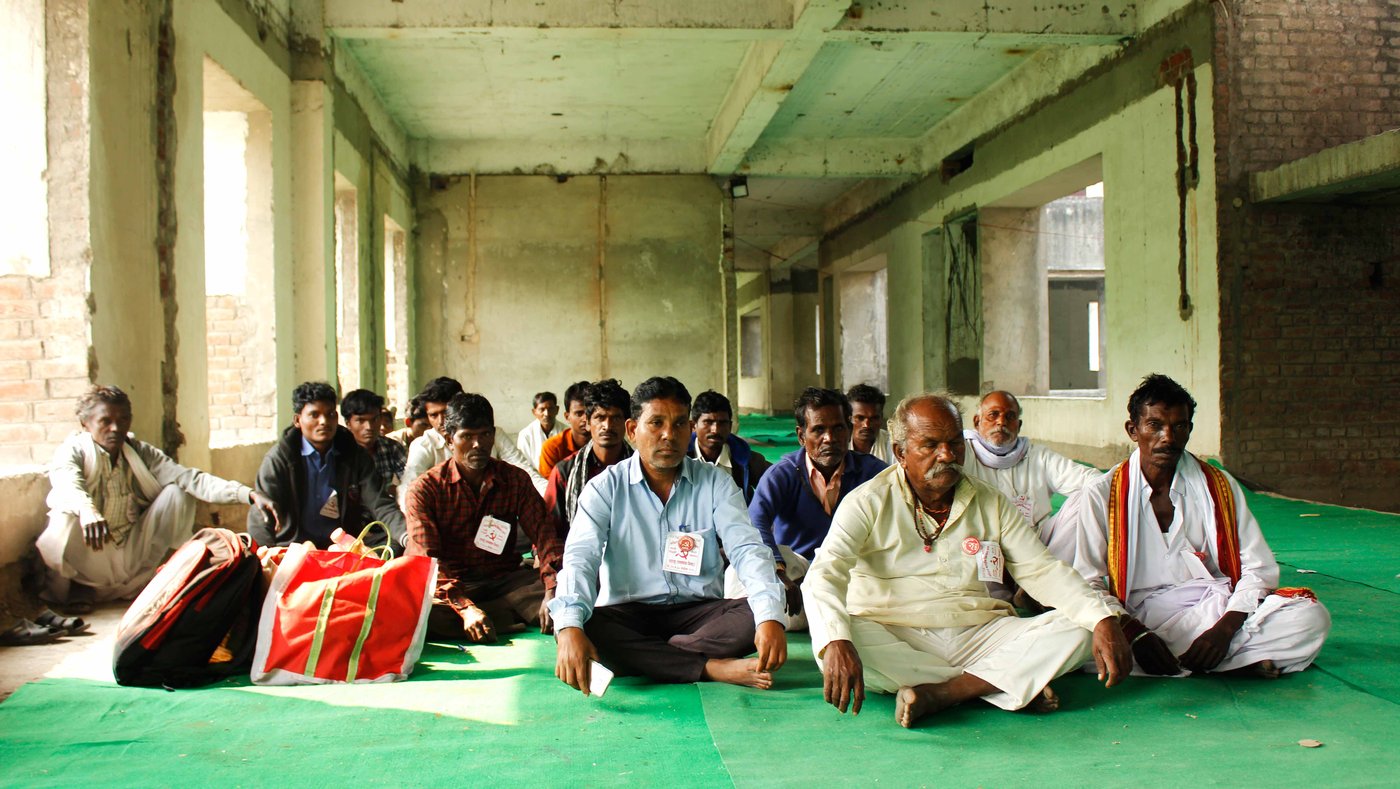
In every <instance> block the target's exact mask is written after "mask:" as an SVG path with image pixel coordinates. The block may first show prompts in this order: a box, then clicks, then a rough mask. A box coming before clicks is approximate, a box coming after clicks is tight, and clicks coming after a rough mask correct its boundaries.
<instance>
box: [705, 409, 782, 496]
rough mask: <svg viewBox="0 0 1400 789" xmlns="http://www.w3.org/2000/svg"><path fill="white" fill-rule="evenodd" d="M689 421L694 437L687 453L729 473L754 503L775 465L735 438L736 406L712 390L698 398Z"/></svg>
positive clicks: (747, 443) (742, 440)
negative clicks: (693, 429) (759, 488)
mask: <svg viewBox="0 0 1400 789" xmlns="http://www.w3.org/2000/svg"><path fill="white" fill-rule="evenodd" d="M690 418H691V420H692V421H694V422H695V434H694V435H692V436H691V437H690V449H689V450H688V451H687V452H686V454H687V455H689V456H690V457H693V458H695V459H696V460H703V461H705V462H706V463H709V464H710V465H712V466H719V467H720V468H722V469H724V470H725V471H728V472H729V475H730V476H732V477H733V478H734V484H735V485H738V486H739V490H741V491H743V492H744V503H745V504H747V503H749V502H751V501H753V493H754V490H755V489H756V488H757V487H758V481H759V479H761V478H762V477H763V472H765V471H767V470H768V467H769V466H771V465H772V464H771V463H769V462H768V459H767V458H765V457H764V456H762V455H760V454H758V453H757V452H755V451H753V448H752V447H750V446H749V442H747V441H745V440H744V439H742V438H739V437H738V436H736V435H734V407H733V406H732V405H730V404H729V398H728V397H725V396H724V395H722V394H720V393H719V392H716V391H714V390H712V389H711V390H707V391H704V392H701V393H700V394H698V395H696V396H695V405H693V406H691V408H690Z"/></svg>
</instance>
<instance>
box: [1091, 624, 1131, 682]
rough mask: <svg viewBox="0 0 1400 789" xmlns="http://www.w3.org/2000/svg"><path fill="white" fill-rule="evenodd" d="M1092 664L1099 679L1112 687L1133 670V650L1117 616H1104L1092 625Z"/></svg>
mask: <svg viewBox="0 0 1400 789" xmlns="http://www.w3.org/2000/svg"><path fill="white" fill-rule="evenodd" d="M1094 665H1095V666H1097V667H1098V669H1099V681H1100V682H1103V683H1104V686H1105V687H1109V688H1111V687H1113V686H1114V685H1117V684H1118V683H1119V682H1121V681H1122V679H1123V677H1126V676H1127V675H1128V674H1129V673H1130V672H1132V670H1133V650H1132V647H1130V646H1128V637H1127V636H1125V635H1123V628H1122V627H1121V626H1120V625H1119V624H1118V618H1117V617H1112V616H1109V617H1104V618H1103V619H1101V620H1099V623H1098V624H1097V625H1095V626H1094Z"/></svg>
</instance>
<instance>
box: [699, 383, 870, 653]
mask: <svg viewBox="0 0 1400 789" xmlns="http://www.w3.org/2000/svg"><path fill="white" fill-rule="evenodd" d="M793 416H794V417H796V419H797V439H798V441H800V442H801V443H802V448H801V449H799V450H797V451H795V452H791V453H789V454H787V455H784V456H783V457H782V459H780V460H779V461H778V462H777V463H774V464H773V466H772V468H770V469H768V471H767V472H766V473H765V474H764V475H763V478H762V479H760V480H759V482H758V489H757V490H756V491H755V492H754V497H753V501H752V502H751V503H750V504H749V518H750V520H752V521H753V525H754V527H755V528H757V529H758V533H759V534H760V535H761V536H762V537H763V541H764V543H766V544H767V545H768V547H769V549H770V550H772V551H773V561H774V562H775V564H776V567H777V571H778V580H779V581H782V582H783V586H784V587H786V589H787V592H788V615H789V617H790V618H791V617H797V616H798V614H799V613H800V612H801V610H802V594H801V589H800V584H801V580H802V577H803V576H804V575H805V574H806V572H807V565H808V563H810V562H811V560H812V557H813V556H814V555H816V552H817V547H818V546H820V545H821V544H822V540H823V539H825V538H826V533H827V531H829V530H830V529H831V515H832V513H834V512H836V506H837V505H838V504H840V503H841V500H842V499H844V498H845V497H846V494H848V493H850V492H851V491H852V490H854V489H855V488H856V487H857V486H859V485H860V484H861V483H863V482H865V481H866V480H868V479H870V478H871V477H873V476H875V475H876V474H878V473H880V472H881V471H883V470H884V469H885V465H886V464H885V462H884V461H882V460H880V459H879V458H876V457H875V456H873V455H867V454H865V453H864V452H856V451H854V450H851V449H850V448H849V447H850V444H851V402H850V401H849V400H847V399H846V396H845V395H843V394H841V393H840V392H838V391H836V390H834V389H818V388H816V387H808V388H807V389H804V390H803V391H802V394H801V395H799V396H798V398H797V402H796V403H794V404H793ZM736 582H737V579H736ZM725 592H726V595H729V594H730V593H731V592H738V594H737V595H734V596H741V595H742V588H739V589H735V588H733V587H731V586H726V590H725ZM805 624H806V623H805V620H804V619H796V620H794V621H793V622H790V623H789V625H788V629H789V630H792V629H794V626H797V627H803V626H805Z"/></svg>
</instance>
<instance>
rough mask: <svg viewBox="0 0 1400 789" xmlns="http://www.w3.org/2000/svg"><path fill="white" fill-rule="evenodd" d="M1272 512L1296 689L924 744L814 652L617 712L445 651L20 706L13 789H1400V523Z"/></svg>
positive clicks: (3, 714) (510, 658) (1059, 719)
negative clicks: (332, 676)
mask: <svg viewBox="0 0 1400 789" xmlns="http://www.w3.org/2000/svg"><path fill="white" fill-rule="evenodd" d="M746 432H748V431H747V430H746ZM1249 499H1250V503H1251V506H1252V507H1253V508H1254V511H1255V512H1256V514H1258V516H1259V517H1260V520H1261V521H1262V522H1263V523H1264V526H1265V531H1266V534H1267V535H1268V537H1269V539H1270V542H1271V544H1272V546H1273V547H1274V549H1275V551H1276V552H1277V553H1278V556H1279V561H1280V562H1281V563H1282V564H1283V573H1284V580H1283V583H1284V584H1291V583H1292V584H1296V583H1303V584H1306V585H1309V586H1312V587H1313V588H1314V589H1315V590H1317V592H1318V594H1319V596H1320V597H1321V598H1322V599H1323V600H1324V601H1325V602H1326V603H1327V604H1328V606H1329V608H1330V609H1331V611H1332V615H1333V620H1334V624H1333V632H1332V637H1331V639H1330V640H1329V641H1328V644H1327V646H1326V648H1325V649H1324V650H1323V653H1322V655H1321V657H1320V658H1319V660H1318V663H1317V665H1316V666H1314V667H1313V668H1312V669H1310V670H1308V671H1306V672H1303V673H1301V674H1294V675H1290V676H1287V677H1284V678H1283V679H1281V680H1279V681H1277V682H1265V681H1259V680H1246V679H1224V678H1215V677H1210V678H1200V679H1185V680H1165V679H1132V680H1129V681H1128V682H1126V683H1125V684H1124V685H1122V686H1120V687H1118V688H1115V689H1113V690H1104V689H1103V688H1102V687H1100V686H1099V685H1097V684H1096V683H1095V682H1094V681H1093V678H1092V677H1088V676H1083V675H1075V676H1070V677H1066V678H1063V679H1061V680H1059V681H1058V682H1057V683H1056V687H1057V689H1058V690H1059V692H1060V694H1061V696H1062V697H1063V699H1064V707H1063V708H1062V709H1061V711H1060V712H1058V713H1056V714H1054V715H1050V716H1034V715H1027V714H1016V713H1007V712H1003V711H1001V710H998V709H995V708H992V707H990V706H989V705H985V704H972V705H968V706H965V707H963V708H960V709H957V710H953V711H950V712H947V713H945V714H943V715H942V716H940V717H938V718H937V719H935V720H930V721H928V723H927V725H925V726H924V727H922V728H920V729H917V730H914V731H905V730H902V729H900V728H899V727H897V726H895V725H894V723H893V721H892V715H893V708H894V705H893V701H892V699H891V698H890V697H888V696H872V697H871V698H870V699H869V700H868V701H867V703H866V708H865V711H864V712H862V713H861V715H860V716H858V717H852V716H850V715H846V716H841V715H840V714H838V713H837V712H836V711H835V710H834V709H832V708H831V707H828V706H825V705H824V704H823V703H822V701H821V689H820V677H819V674H818V672H817V670H816V668H815V665H814V664H813V662H812V658H811V653H810V649H809V642H808V640H807V638H806V636H805V635H803V634H795V635H794V636H793V638H792V658H793V659H792V662H791V663H790V664H789V665H788V666H787V667H786V668H784V669H783V670H782V671H781V672H779V674H778V675H777V685H776V687H775V688H774V689H772V690H770V691H767V692H758V691H752V690H747V689H742V688H734V687H729V686H722V685H712V684H704V685H698V686H697V685H690V686H683V687H674V686H672V687H665V686H654V685H644V684H642V683H641V682H640V681H639V680H635V679H620V680H618V681H617V682H616V683H615V684H614V686H613V688H612V689H611V690H609V692H608V694H607V696H606V697H605V698H603V699H585V698H584V697H582V696H581V695H579V694H577V693H575V692H573V691H571V690H569V689H567V688H566V687H565V686H564V685H562V684H561V683H559V682H558V681H557V680H555V679H554V676H553V657H554V648H553V645H552V642H551V641H550V640H548V639H546V638H543V637H540V636H538V635H532V636H523V637H516V638H515V639H514V640H513V641H512V642H511V643H510V644H508V645H505V646H495V647H475V648H472V649H471V652H470V653H469V654H464V653H462V652H459V651H457V650H455V649H450V648H447V647H443V646H436V645H429V646H428V647H427V648H426V649H425V650H424V655H423V661H422V663H421V664H420V667H419V670H418V672H417V673H416V674H415V675H414V677H413V678H412V680H410V681H409V682H406V683H399V684H395V685H382V686H355V687H315V688H293V689H261V688H253V687H250V686H249V685H248V684H247V682H246V681H239V682H228V683H225V684H222V685H218V686H215V687H212V688H208V689H203V690H195V691H182V692H178V693H167V692H165V691H160V690H138V689H127V688H120V687H117V686H115V685H112V684H107V683H97V682H89V681H78V680H60V679H49V680H43V681H40V682H35V683H31V684H29V685H26V686H24V687H23V688H21V689H20V690H19V691H17V692H16V693H15V694H14V695H13V696H11V697H10V698H9V699H8V700H7V701H5V702H3V703H0V765H3V766H0V784H3V785H6V786H44V785H53V786H74V785H80V784H99V783H100V784H102V785H111V786H154V785H173V786H205V785H227V786H250V785H251V786H297V785H312V786H314V785H316V784H318V783H323V784H324V783H334V784H345V785H412V786H417V785H426V786H446V785H491V786H495V785H513V786H536V785H543V786H613V785H635V786H665V785H669V786H686V787H689V786H739V787H750V786H780V785H792V786H796V785H819V786H827V785H833V784H845V785H860V786H870V785H881V786H885V785H888V786H915V785H932V786H952V787H961V786H998V787H1000V786H1108V785H1112V786H1144V787H1148V786H1150V787H1159V786H1307V785H1313V786H1327V787H1334V786H1394V785H1396V784H1397V783H1400V756H1397V754H1396V751H1397V749H1396V744H1395V742H1394V741H1395V738H1396V735H1397V733H1400V680H1397V679H1396V658H1395V656H1396V655H1397V648H1398V647H1400V615H1397V613H1396V610H1395V609H1396V602H1397V596H1396V595H1397V592H1400V588H1398V587H1397V579H1396V577H1395V573H1396V572H1397V571H1400V516H1393V515H1382V514H1377V513H1373V512H1364V511H1355V510H1344V509H1340V508H1336V507H1326V506H1320V505H1312V504H1306V503H1302V502H1296V501H1289V500H1282V499H1275V498H1270V497H1265V496H1253V495H1251V496H1250V497H1249ZM1304 516H1316V517H1304ZM1299 568H1302V569H1308V570H1314V571H1316V572H1315V573H1312V574H1300V573H1298V572H1297V570H1298V569H1299ZM1302 739H1315V740H1319V741H1321V742H1322V743H1323V746H1322V747H1320V748H1316V749H1308V748H1302V747H1299V746H1298V744H1297V743H1298V741H1299V740H1302Z"/></svg>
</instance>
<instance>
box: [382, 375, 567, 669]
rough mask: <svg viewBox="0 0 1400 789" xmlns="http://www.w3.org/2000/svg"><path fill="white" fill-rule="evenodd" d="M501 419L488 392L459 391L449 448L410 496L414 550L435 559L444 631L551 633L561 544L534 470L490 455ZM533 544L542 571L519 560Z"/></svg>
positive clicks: (438, 632)
mask: <svg viewBox="0 0 1400 789" xmlns="http://www.w3.org/2000/svg"><path fill="white" fill-rule="evenodd" d="M495 424H496V423H495V414H494V413H493V411H492V408H491V403H489V402H487V400H486V398H484V397H482V396H481V395H479V394H459V395H456V396H455V397H453V398H452V400H451V401H450V402H449V403H448V405H447V413H446V414H445V415H444V417H443V429H444V430H445V431H446V433H447V434H448V435H449V436H451V437H452V438H451V446H452V455H451V457H449V458H448V459H447V460H445V461H443V462H442V463H439V464H438V465H436V466H433V467H432V468H430V469H428V470H427V471H426V472H424V473H423V475H422V476H421V477H419V479H418V482H417V484H415V485H414V486H413V490H411V491H409V493H408V507H407V515H408V555H409V556H432V557H433V558H435V559H437V560H438V580H437V592H436V596H435V597H434V600H433V609H432V612H431V613H429V615H428V632H429V633H430V634H432V635H433V636H435V637H437V638H462V637H464V636H465V637H466V638H467V640H469V641H473V642H477V643H480V642H483V641H495V640H496V633H497V632H509V631H510V629H512V627H513V626H514V625H516V623H517V622H519V623H524V624H526V625H528V624H532V623H538V624H539V626H540V632H542V633H548V632H549V631H550V623H549V613H548V609H547V608H546V607H545V602H546V601H547V600H549V598H551V597H553V596H554V578H555V573H556V572H558V569H559V561H560V554H561V552H562V551H563V544H562V543H560V541H559V540H558V539H557V538H556V537H555V536H554V528H553V527H552V525H551V524H550V523H549V519H548V517H547V516H546V515H545V509H544V502H542V501H540V497H539V495H538V494H537V493H535V490H534V487H533V486H532V485H531V484H530V475H528V474H526V473H525V472H524V471H522V470H521V469H518V468H516V467H515V466H512V465H510V464H509V463H506V462H504V461H501V460H497V459H495V458H493V457H491V442H493V441H495V440H496V428H495ZM531 545H533V546H534V550H535V556H536V557H537V558H538V559H539V562H538V565H539V570H538V571H536V570H534V569H532V568H530V567H529V566H526V565H522V564H521V562H520V555H521V554H522V553H524V552H525V549H526V548H527V547H528V546H531Z"/></svg>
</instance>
